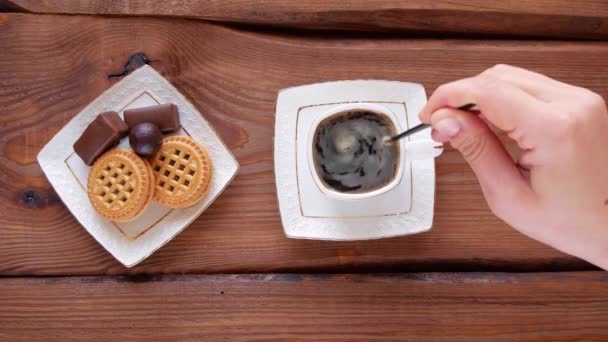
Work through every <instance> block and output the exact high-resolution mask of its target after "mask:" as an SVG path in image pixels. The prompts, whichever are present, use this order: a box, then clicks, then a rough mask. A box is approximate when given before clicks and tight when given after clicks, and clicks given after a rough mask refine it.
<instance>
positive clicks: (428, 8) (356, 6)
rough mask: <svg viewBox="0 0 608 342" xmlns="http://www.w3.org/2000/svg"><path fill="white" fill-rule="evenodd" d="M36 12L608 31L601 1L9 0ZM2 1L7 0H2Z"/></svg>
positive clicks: (607, 6) (605, 34)
mask: <svg viewBox="0 0 608 342" xmlns="http://www.w3.org/2000/svg"><path fill="white" fill-rule="evenodd" d="M5 1H6V2H7V3H11V4H13V5H15V6H16V7H20V8H22V9H23V11H30V12H34V13H63V14H103V15H140V16H142V15H154V16H172V17H187V18H199V19H206V20H213V21H219V22H230V23H245V24H254V25H268V26H275V27H276V26H279V27H288V28H298V29H315V30H319V29H321V30H335V29H338V30H354V31H380V32H391V31H392V32H409V33H415V34H433V35H438V36H445V35H446V34H447V35H450V34H458V35H485V36H488V35H502V36H525V37H551V38H580V39H606V38H608V25H605V21H606V19H607V18H608V3H606V1H602V0H583V1H570V0H540V1H539V0H525V1H501V0H474V1H472V0H466V1H464V0H457V1H423V0H413V1H412V0H410V1H397V0H376V1H369V0H355V1H349V2H348V3H345V2H344V1H341V0H326V1H301V0H296V1H283V0H271V1H267V0H235V1H224V0H207V1H194V0H187V1H180V2H179V4H178V5H176V4H175V3H174V2H170V1H163V0H136V1H133V0H119V1H104V0H89V1H71V0H59V1H57V0H5ZM0 2H1V1H0Z"/></svg>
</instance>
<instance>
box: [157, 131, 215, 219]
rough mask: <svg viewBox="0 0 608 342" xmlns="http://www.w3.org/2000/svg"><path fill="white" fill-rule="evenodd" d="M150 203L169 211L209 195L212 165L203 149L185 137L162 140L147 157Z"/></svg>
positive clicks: (190, 204) (189, 204)
mask: <svg viewBox="0 0 608 342" xmlns="http://www.w3.org/2000/svg"><path fill="white" fill-rule="evenodd" d="M150 164H151V165H152V170H153V173H154V179H155V187H154V200H155V201H156V202H158V203H160V204H162V205H164V206H166V207H169V208H186V207H189V206H192V205H193V204H195V203H196V202H198V201H200V200H201V199H202V198H203V197H205V195H206V194H207V193H208V192H209V188H210V187H211V181H212V177H213V164H212V161H211V158H210V157H209V154H208V153H207V150H205V148H204V147H203V146H201V145H200V144H199V143H197V142H196V141H194V140H193V139H192V138H190V137H187V136H171V137H167V138H164V139H163V140H162V142H161V147H160V149H159V150H158V152H156V154H154V155H153V156H152V158H150Z"/></svg>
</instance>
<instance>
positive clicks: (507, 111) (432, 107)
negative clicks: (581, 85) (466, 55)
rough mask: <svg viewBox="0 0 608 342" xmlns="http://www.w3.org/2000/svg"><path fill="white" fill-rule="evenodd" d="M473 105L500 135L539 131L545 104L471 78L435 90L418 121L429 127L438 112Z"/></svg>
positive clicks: (498, 83) (492, 81)
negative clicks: (528, 130)
mask: <svg viewBox="0 0 608 342" xmlns="http://www.w3.org/2000/svg"><path fill="white" fill-rule="evenodd" d="M467 103H475V104H477V107H478V108H479V109H480V111H481V112H482V113H483V115H484V117H486V119H488V121H490V122H491V123H492V124H493V125H494V126H496V127H498V128H499V129H501V130H503V131H508V132H509V131H513V130H515V129H516V128H518V127H519V128H524V129H526V130H527V129H528V128H531V129H535V128H541V127H542V126H543V123H544V122H545V120H544V118H545V116H546V112H547V109H546V108H547V104H546V103H545V102H542V101H540V100H539V99H537V98H535V97H533V96H532V95H530V94H529V93H527V92H525V91H524V90H522V89H520V88H518V87H516V86H514V85H512V84H510V83H508V82H505V81H502V80H499V79H493V78H484V77H473V78H465V79H462V80H459V81H455V82H451V83H447V84H445V85H442V86H440V87H439V88H437V90H435V92H434V93H433V95H431V97H430V98H429V100H428V102H427V104H426V105H425V106H424V108H423V109H422V111H421V112H420V120H421V121H422V122H425V123H429V122H430V120H431V115H432V113H433V112H435V111H436V110H438V109H441V108H445V107H448V108H458V107H460V106H462V105H464V104H467Z"/></svg>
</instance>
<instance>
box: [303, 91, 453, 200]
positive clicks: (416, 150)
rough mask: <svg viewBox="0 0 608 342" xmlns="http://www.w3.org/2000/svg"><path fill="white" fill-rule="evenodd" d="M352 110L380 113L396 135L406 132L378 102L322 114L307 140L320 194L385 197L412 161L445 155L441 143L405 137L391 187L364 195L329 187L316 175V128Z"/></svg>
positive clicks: (401, 141) (347, 198) (388, 185)
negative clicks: (326, 120)
mask: <svg viewBox="0 0 608 342" xmlns="http://www.w3.org/2000/svg"><path fill="white" fill-rule="evenodd" d="M352 111H367V112H373V113H377V114H380V115H384V116H385V117H387V118H388V119H390V122H391V123H392V124H393V125H394V127H395V130H396V131H397V132H402V131H404V130H405V129H404V127H401V125H400V124H399V120H397V116H396V115H395V114H394V113H393V112H392V111H391V110H390V109H388V108H386V107H385V106H382V105H379V104H375V103H364V102H361V103H350V104H344V105H340V106H337V107H335V108H333V109H330V110H328V111H326V112H325V113H323V114H321V115H320V116H319V117H318V118H317V119H316V120H315V121H314V122H313V123H312V125H311V127H310V129H309V130H308V139H307V141H308V145H307V146H308V167H309V169H310V173H311V174H312V178H313V179H314V181H315V183H316V184H317V186H318V187H319V189H320V190H321V192H323V194H325V195H327V196H329V197H332V198H334V199H338V200H361V199H366V198H370V197H375V196H379V195H382V194H384V193H386V192H387V191H390V190H392V189H393V188H395V187H396V186H397V184H399V183H400V182H401V179H402V178H403V171H404V169H405V166H406V165H407V163H408V162H409V161H412V160H420V159H428V158H435V157H437V156H439V155H441V153H442V152H443V145H442V144H440V143H438V142H435V141H433V140H431V139H423V140H413V141H409V139H407V138H404V139H401V140H399V141H398V142H396V143H397V144H399V163H398V165H397V170H396V174H395V176H394V177H393V179H392V180H391V181H390V182H389V183H388V184H386V185H384V186H383V187H381V188H379V189H376V190H372V191H369V192H362V193H347V192H340V191H337V190H335V189H333V188H330V187H329V186H328V185H327V184H325V182H323V181H322V180H321V178H320V177H319V174H318V172H317V169H316V167H315V161H314V153H315V148H314V142H315V141H314V140H315V133H316V131H317V128H318V127H319V125H320V124H321V122H323V121H324V120H325V119H327V118H330V117H333V116H339V115H343V114H345V113H346V112H352Z"/></svg>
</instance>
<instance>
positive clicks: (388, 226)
mask: <svg viewBox="0 0 608 342" xmlns="http://www.w3.org/2000/svg"><path fill="white" fill-rule="evenodd" d="M356 102H372V103H375V104H379V105H382V106H385V107H386V108H388V109H390V110H391V111H392V112H393V113H394V114H395V115H396V116H397V119H398V121H399V125H400V126H401V127H400V128H407V127H413V126H415V125H417V124H419V123H420V121H419V119H418V113H419V112H420V110H421V109H422V107H423V106H424V104H425V103H426V94H425V91H424V87H422V86H421V85H420V84H415V83H405V82H394V81H363V80H361V81H339V82H327V83H318V84H311V85H305V86H300V87H295V88H289V89H285V90H282V91H281V92H280V93H279V96H278V99H277V112H276V117H275V141H274V161H275V175H276V184H277V194H278V199H279V209H280V212H281V219H282V222H283V229H284V230H285V234H286V235H287V236H288V237H292V238H304V239H320V240H363V239H378V238H385V237H392V236H400V235H408V234H416V233H421V232H424V231H427V230H429V229H430V228H431V226H432V223H433V207H434V200H435V161H434V159H427V160H416V161H405V162H406V163H407V165H405V170H406V172H405V173H404V176H403V178H402V180H401V182H400V183H399V185H398V186H397V187H396V188H395V189H393V190H391V191H389V192H387V193H385V194H382V195H379V196H377V197H374V198H372V199H369V200H352V201H344V200H337V199H332V198H328V197H327V196H325V195H323V193H322V192H321V191H320V190H319V189H318V187H317V186H316V184H314V181H313V180H312V175H311V173H310V172H311V170H309V168H308V166H307V165H308V163H306V156H305V155H304V153H302V152H303V151H306V149H307V148H308V147H307V146H306V138H302V137H307V135H308V130H309V129H310V126H311V123H312V122H313V121H314V120H315V118H316V117H318V116H319V115H321V114H322V113H323V112H325V111H327V110H329V109H331V108H333V107H335V106H339V105H342V104H344V103H356ZM408 139H410V140H412V141H413V140H424V139H430V131H428V130H427V131H423V132H420V133H417V134H415V135H413V136H411V137H409V138H408ZM312 172H314V171H312Z"/></svg>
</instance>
